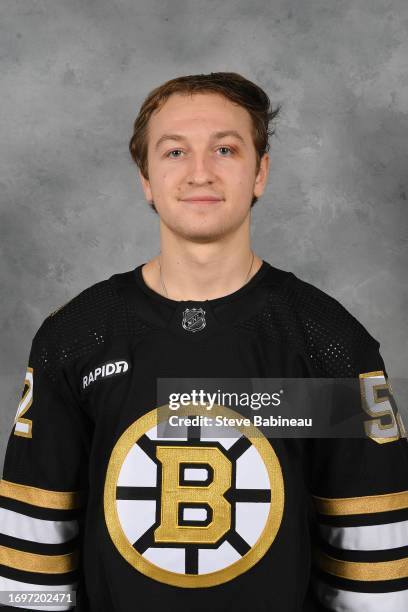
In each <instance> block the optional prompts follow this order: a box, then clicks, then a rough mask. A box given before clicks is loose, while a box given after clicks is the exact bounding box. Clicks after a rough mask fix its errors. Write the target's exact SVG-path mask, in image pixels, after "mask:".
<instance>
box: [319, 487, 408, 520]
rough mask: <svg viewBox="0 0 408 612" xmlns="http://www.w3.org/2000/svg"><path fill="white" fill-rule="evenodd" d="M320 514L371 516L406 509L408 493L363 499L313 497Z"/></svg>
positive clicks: (402, 492)
mask: <svg viewBox="0 0 408 612" xmlns="http://www.w3.org/2000/svg"><path fill="white" fill-rule="evenodd" d="M313 498H314V500H315V504H316V509H317V511H318V512H320V514H327V515H330V516H345V515H349V514H372V513H374V512H388V511H389V510H402V509H403V508H408V491H401V492H399V493H386V494H385V495H367V496H365V497H341V498H338V499H335V498H327V497H317V496H315V495H314V496H313Z"/></svg>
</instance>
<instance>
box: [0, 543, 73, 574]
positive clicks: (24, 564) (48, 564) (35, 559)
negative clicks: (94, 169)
mask: <svg viewBox="0 0 408 612" xmlns="http://www.w3.org/2000/svg"><path fill="white" fill-rule="evenodd" d="M78 554H79V553H78V550H76V551H74V552H72V553H68V554H66V555H37V554H35V553H28V552H23V551H21V550H14V549H13V548H7V547H6V546H1V545H0V563H1V564H2V565H6V566H7V567H12V568H14V569H18V570H24V571H26V572H37V573H41V574H64V573H65V572H72V571H73V570H74V569H76V568H77V567H78Z"/></svg>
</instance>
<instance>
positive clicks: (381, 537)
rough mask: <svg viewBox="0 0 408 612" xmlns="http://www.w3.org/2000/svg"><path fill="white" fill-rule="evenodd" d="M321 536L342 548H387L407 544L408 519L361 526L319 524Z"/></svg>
mask: <svg viewBox="0 0 408 612" xmlns="http://www.w3.org/2000/svg"><path fill="white" fill-rule="evenodd" d="M319 529H320V533H321V535H322V537H323V538H324V539H325V540H326V541H327V542H328V543H329V544H331V545H332V546H335V547H336V548H342V549H344V550H389V549H392V548H400V547H401V546H408V521H400V522H397V523H387V524H385V525H364V526H362V527H333V526H330V525H323V524H320V525H319Z"/></svg>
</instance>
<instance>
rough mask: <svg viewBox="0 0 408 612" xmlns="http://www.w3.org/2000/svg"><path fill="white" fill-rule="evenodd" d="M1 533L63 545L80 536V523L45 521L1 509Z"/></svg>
mask: <svg viewBox="0 0 408 612" xmlns="http://www.w3.org/2000/svg"><path fill="white" fill-rule="evenodd" d="M0 525H1V529H0V533H2V534H4V535H7V536H11V537H14V538H20V539H22V540H30V541H31V542H38V543H40V544H62V543H63V542H67V541H68V540H71V539H72V538H74V537H75V536H76V535H77V534H78V521H77V520H71V521H45V520H43V519H38V518H32V517H31V516H26V515H25V514H20V513H18V512H14V511H13V510H7V509H5V508H0Z"/></svg>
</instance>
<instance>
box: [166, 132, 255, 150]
mask: <svg viewBox="0 0 408 612" xmlns="http://www.w3.org/2000/svg"><path fill="white" fill-rule="evenodd" d="M225 136H234V137H235V138H237V139H238V140H240V141H241V142H242V143H243V144H245V140H244V139H243V138H242V136H241V134H240V133H239V132H237V131H236V130H223V131H222V132H213V133H212V134H211V140H216V139H218V138H225ZM165 140H177V141H182V140H187V139H186V137H185V136H182V135H181V134H163V136H160V138H159V140H158V141H157V142H156V147H155V148H156V150H157V149H158V148H159V146H160V145H161V144H162V142H164V141H165Z"/></svg>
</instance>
